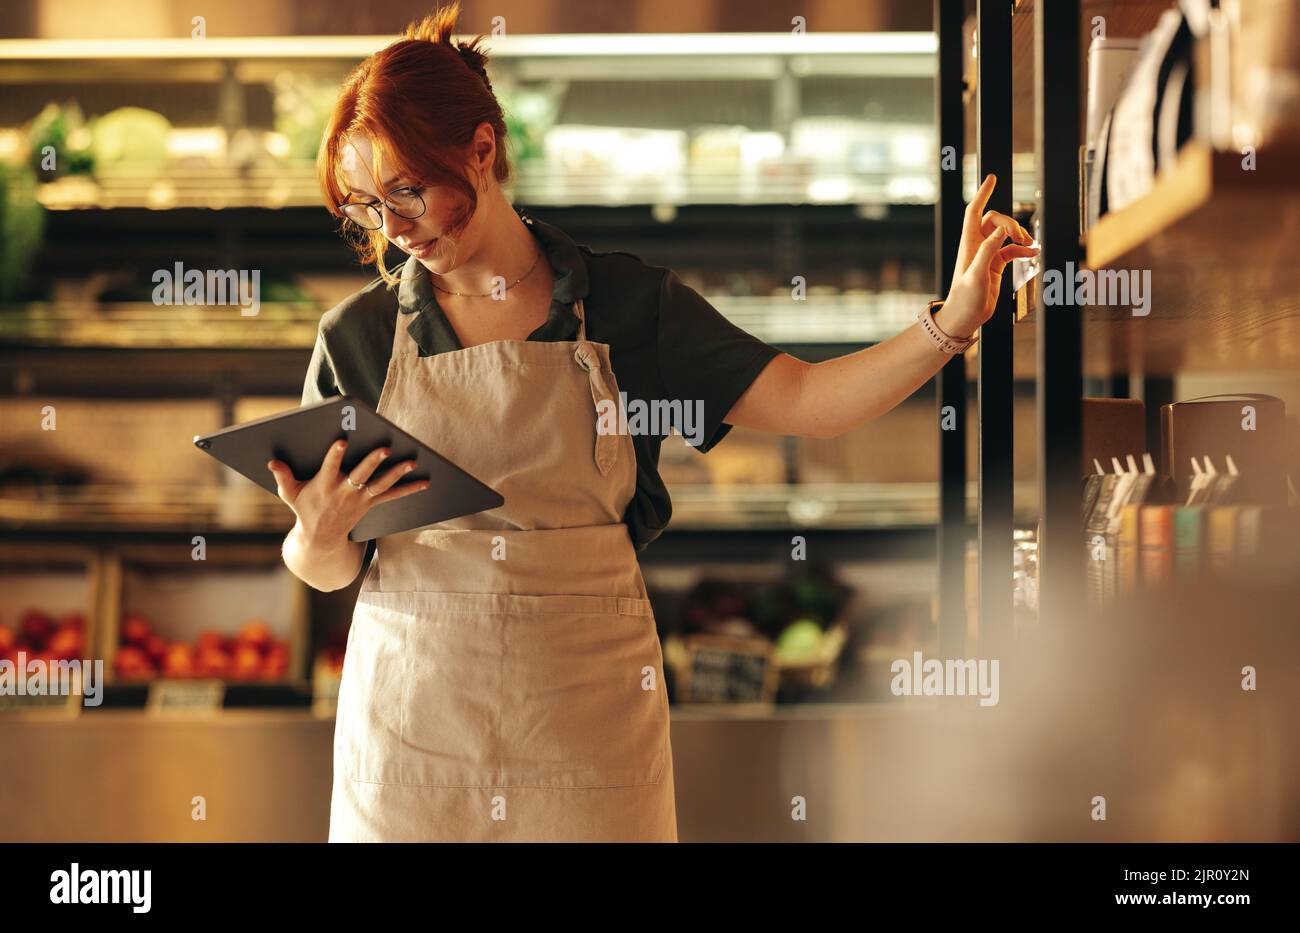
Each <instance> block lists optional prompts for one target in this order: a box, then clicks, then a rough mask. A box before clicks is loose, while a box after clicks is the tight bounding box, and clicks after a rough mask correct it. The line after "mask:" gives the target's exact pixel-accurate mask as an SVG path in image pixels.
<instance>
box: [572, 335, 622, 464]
mask: <svg viewBox="0 0 1300 933" xmlns="http://www.w3.org/2000/svg"><path fill="white" fill-rule="evenodd" d="M597 347H598V345H597V344H595V343H592V342H591V341H590V340H587V339H586V335H585V334H582V333H580V334H579V339H578V341H577V342H576V343H575V344H574V351H573V358H574V359H575V360H577V361H578V365H579V366H581V367H582V368H583V369H585V370H586V371H587V384H588V385H589V386H590V388H591V402H592V405H593V407H594V409H595V423H596V449H595V453H594V456H595V459H596V468H597V469H598V470H600V475H601V476H607V475H609V471H610V470H612V469H613V468H614V464H615V463H617V462H618V445H619V437H618V435H619V433H620V432H621V431H622V430H623V429H624V424H625V420H624V415H623V412H622V411H621V408H622V405H621V402H622V400H621V399H620V398H619V397H618V396H617V395H616V394H615V393H614V389H613V387H612V385H611V380H610V379H608V378H606V376H607V374H608V375H609V376H613V373H612V372H608V373H607V367H606V365H605V360H604V355H603V354H602V353H601V352H600V350H599V349H597Z"/></svg>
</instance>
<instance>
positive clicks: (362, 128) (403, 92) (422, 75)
mask: <svg viewBox="0 0 1300 933" xmlns="http://www.w3.org/2000/svg"><path fill="white" fill-rule="evenodd" d="M459 18H460V4H459V3H458V2H457V3H452V4H450V5H447V6H442V7H439V8H438V10H437V11H435V12H434V13H431V14H429V15H428V16H426V17H424V19H422V20H419V21H417V22H413V23H411V25H409V26H408V27H407V28H406V31H405V32H404V33H403V34H402V38H400V39H398V40H397V41H396V42H393V43H392V44H390V45H388V46H386V47H385V48H383V49H380V50H379V51H378V52H376V53H375V54H373V55H371V56H370V57H369V58H367V59H366V60H365V61H363V62H361V64H359V65H357V67H356V68H354V69H353V70H352V72H351V74H349V75H348V77H347V79H346V80H345V81H344V82H343V88H342V90H341V91H340V92H339V98H338V100H337V101H336V102H335V104H334V110H333V112H332V113H331V114H330V118H329V120H328V122H327V123H326V124H325V133H324V135H323V137H322V139H321V146H320V151H319V153H318V154H317V156H316V176H317V179H318V181H319V182H320V188H321V193H322V195H323V196H324V198H325V206H326V207H328V208H329V210H330V212H331V213H332V214H334V216H336V217H340V218H342V217H343V213H342V211H340V210H339V205H340V204H342V203H343V201H344V199H345V198H346V196H347V191H348V186H347V183H346V182H345V181H344V178H343V172H342V167H341V162H342V158H341V153H342V150H343V147H344V146H345V145H346V144H347V141H348V137H349V136H352V135H354V134H360V135H363V136H366V137H368V138H369V139H370V141H371V144H372V145H373V147H374V151H375V165H374V166H372V167H371V171H372V172H373V173H374V179H375V183H376V184H378V183H379V182H380V181H381V179H380V177H379V171H378V165H379V160H380V158H381V157H382V159H383V162H384V164H385V166H386V167H388V168H389V169H390V170H395V171H397V172H398V173H400V174H401V175H403V176H405V177H407V178H410V179H411V180H412V181H411V183H412V184H414V185H422V186H436V185H447V186H450V187H452V188H454V189H457V190H459V191H460V192H461V193H462V194H464V195H465V200H466V204H465V206H464V208H463V210H462V211H461V212H460V214H459V215H458V216H457V218H456V220H455V221H454V223H453V226H452V230H451V231H450V232H451V233H452V234H453V235H454V234H456V233H459V232H460V231H461V230H463V229H464V226H465V224H467V223H468V222H469V219H470V218H471V217H472V216H473V215H474V211H475V210H476V209H477V208H478V189H477V188H476V187H475V185H474V183H473V181H471V180H470V179H469V178H468V177H467V176H466V173H465V163H466V161H467V160H468V159H469V157H470V142H471V141H472V140H473V138H474V131H475V130H476V129H477V128H478V126H479V124H481V123H484V122H486V123H488V124H490V125H491V126H492V131H493V133H494V134H495V136H496V160H495V162H494V164H493V166H492V173H493V175H494V176H495V177H496V179H497V181H498V182H503V181H505V180H506V179H508V178H509V177H510V160H509V157H508V156H507V155H506V151H505V142H506V123H505V116H504V114H503V113H502V110H501V105H500V104H499V103H498V102H497V98H496V95H495V94H494V93H493V91H492V84H491V82H490V81H489V80H488V75H487V55H486V53H485V52H484V51H483V50H482V49H480V48H479V43H480V42H481V41H482V39H483V37H482V36H478V37H476V38H474V39H471V40H470V41H468V42H459V43H455V44H453V42H452V39H451V35H452V30H453V29H455V27H456V21H457V20H458V19H459ZM380 194H383V192H380ZM341 230H342V232H344V235H345V236H346V237H347V238H348V239H349V240H350V241H351V243H352V245H353V248H354V249H356V251H357V253H358V255H359V256H360V258H361V261H362V262H363V263H372V262H373V263H375V265H376V266H377V267H378V269H379V274H380V276H381V277H382V278H383V279H384V281H385V282H388V283H389V284H390V285H391V284H393V283H395V282H396V281H397V280H398V277H397V276H396V275H394V274H393V273H391V272H389V271H388V268H387V267H386V266H385V265H384V252H385V250H386V249H387V248H388V241H387V238H386V237H385V236H384V233H383V230H360V229H358V228H355V227H352V226H351V225H350V224H349V223H347V222H346V221H344V223H343V226H342V228H341Z"/></svg>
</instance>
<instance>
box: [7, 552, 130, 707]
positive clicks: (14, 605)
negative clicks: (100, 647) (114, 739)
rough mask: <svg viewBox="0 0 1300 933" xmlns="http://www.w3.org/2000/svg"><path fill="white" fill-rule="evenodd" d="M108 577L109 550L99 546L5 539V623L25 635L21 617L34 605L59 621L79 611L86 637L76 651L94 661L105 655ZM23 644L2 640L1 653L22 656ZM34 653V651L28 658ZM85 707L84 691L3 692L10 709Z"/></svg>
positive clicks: (13, 630) (78, 656)
mask: <svg viewBox="0 0 1300 933" xmlns="http://www.w3.org/2000/svg"><path fill="white" fill-rule="evenodd" d="M104 580H105V560H104V555H103V553H102V552H101V551H99V550H97V549H95V548H91V547H86V546H84V545H80V544H72V543H63V542H18V541H5V542H0V594H3V595H2V596H0V625H3V626H5V627H6V628H7V629H9V630H10V631H12V632H13V633H14V634H15V635H16V636H17V637H18V638H19V639H20V640H21V633H20V632H19V622H20V620H21V618H22V615H23V613H25V612H27V611H29V610H37V611H40V612H43V613H45V614H47V615H49V616H51V617H53V619H54V620H55V622H56V623H58V622H60V621H64V620H67V617H68V616H70V615H72V614H74V613H75V614H79V615H80V616H81V617H82V620H83V628H82V640H81V644H80V648H79V650H76V651H74V652H73V655H74V657H75V659H76V660H78V661H82V662H85V661H90V662H92V663H93V662H94V661H95V660H96V659H102V657H103V655H102V654H100V653H99V652H98V651H97V650H96V646H97V644H98V631H99V629H100V628H102V624H103V620H102V597H103V590H104ZM18 647H19V645H18V644H15V646H14V648H13V649H12V651H6V650H4V647H3V645H0V656H2V657H7V658H9V659H10V660H16V659H15V657H14V654H16V651H17V649H18ZM31 659H32V656H31V655H28V656H27V658H26V659H25V660H31ZM69 660H72V658H69ZM105 676H107V665H105ZM81 707H82V696H81V694H79V693H70V694H67V695H59V696H42V695H37V696H17V695H8V694H5V695H0V710H5V711H21V712H23V713H53V714H56V715H75V714H76V713H77V712H79V711H80V709H81Z"/></svg>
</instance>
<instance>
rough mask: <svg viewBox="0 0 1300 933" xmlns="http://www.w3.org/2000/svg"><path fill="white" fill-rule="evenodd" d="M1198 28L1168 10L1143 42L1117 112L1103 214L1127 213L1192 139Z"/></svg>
mask: <svg viewBox="0 0 1300 933" xmlns="http://www.w3.org/2000/svg"><path fill="white" fill-rule="evenodd" d="M1192 39H1193V36H1192V29H1191V26H1190V25H1189V23H1188V21H1187V19H1186V17H1185V16H1184V15H1183V14H1182V13H1181V12H1179V11H1178V10H1167V11H1165V13H1164V15H1162V16H1161V18H1160V21H1159V22H1158V23H1157V24H1156V28H1155V29H1153V30H1152V31H1151V33H1150V34H1149V35H1148V36H1147V37H1146V38H1145V39H1144V40H1143V43H1142V48H1141V50H1140V51H1139V53H1138V60H1137V61H1136V62H1135V63H1134V64H1133V66H1132V70H1131V73H1130V74H1129V78H1128V81H1127V82H1126V83H1125V85H1124V89H1123V91H1122V93H1121V94H1120V95H1119V97H1118V99H1117V100H1116V102H1115V106H1114V109H1113V110H1112V111H1111V113H1112V118H1111V123H1110V131H1109V134H1108V138H1107V146H1108V151H1107V152H1106V153H1105V156H1104V162H1103V169H1102V173H1101V175H1102V177H1101V179H1100V183H1102V184H1104V185H1106V192H1105V193H1106V203H1105V205H1103V208H1102V209H1103V210H1111V211H1114V210H1121V209H1123V208H1125V207H1127V206H1128V205H1129V204H1132V203H1133V202H1134V201H1136V200H1137V199H1138V198H1140V197H1142V196H1143V195H1144V194H1146V193H1147V192H1148V191H1150V190H1151V186H1152V185H1153V184H1154V183H1155V177H1156V173H1157V172H1158V171H1160V170H1161V169H1162V168H1164V167H1166V166H1167V165H1169V164H1171V163H1172V162H1173V159H1174V156H1175V155H1176V153H1177V151H1178V148H1179V146H1181V145H1182V144H1183V143H1184V142H1186V141H1187V140H1188V139H1190V138H1191V136H1192V112H1193V107H1192V101H1193V87H1194V84H1193V75H1192Z"/></svg>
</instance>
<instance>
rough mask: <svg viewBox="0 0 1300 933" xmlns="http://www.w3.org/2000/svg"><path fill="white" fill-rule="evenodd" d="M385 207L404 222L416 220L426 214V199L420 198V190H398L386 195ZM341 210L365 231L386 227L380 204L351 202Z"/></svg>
mask: <svg viewBox="0 0 1300 933" xmlns="http://www.w3.org/2000/svg"><path fill="white" fill-rule="evenodd" d="M383 205H384V206H385V207H387V208H388V210H389V211H390V212H391V213H393V214H394V215H396V216H398V217H401V218H402V219H403V220H415V219H416V218H417V217H420V216H422V215H423V214H424V198H422V197H420V189H419V188H414V187H407V188H397V189H395V190H393V191H390V192H388V194H386V195H384V200H383ZM339 210H340V211H341V212H342V214H343V216H344V217H346V218H347V219H348V220H350V221H352V222H353V223H354V224H356V225H357V226H358V227H360V228H362V229H363V230H378V229H379V228H380V227H382V226H383V225H384V215H383V214H382V213H381V212H380V209H379V202H375V203H374V204H368V203H364V202H361V201H349V202H347V203H346V204H340V205H339Z"/></svg>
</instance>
